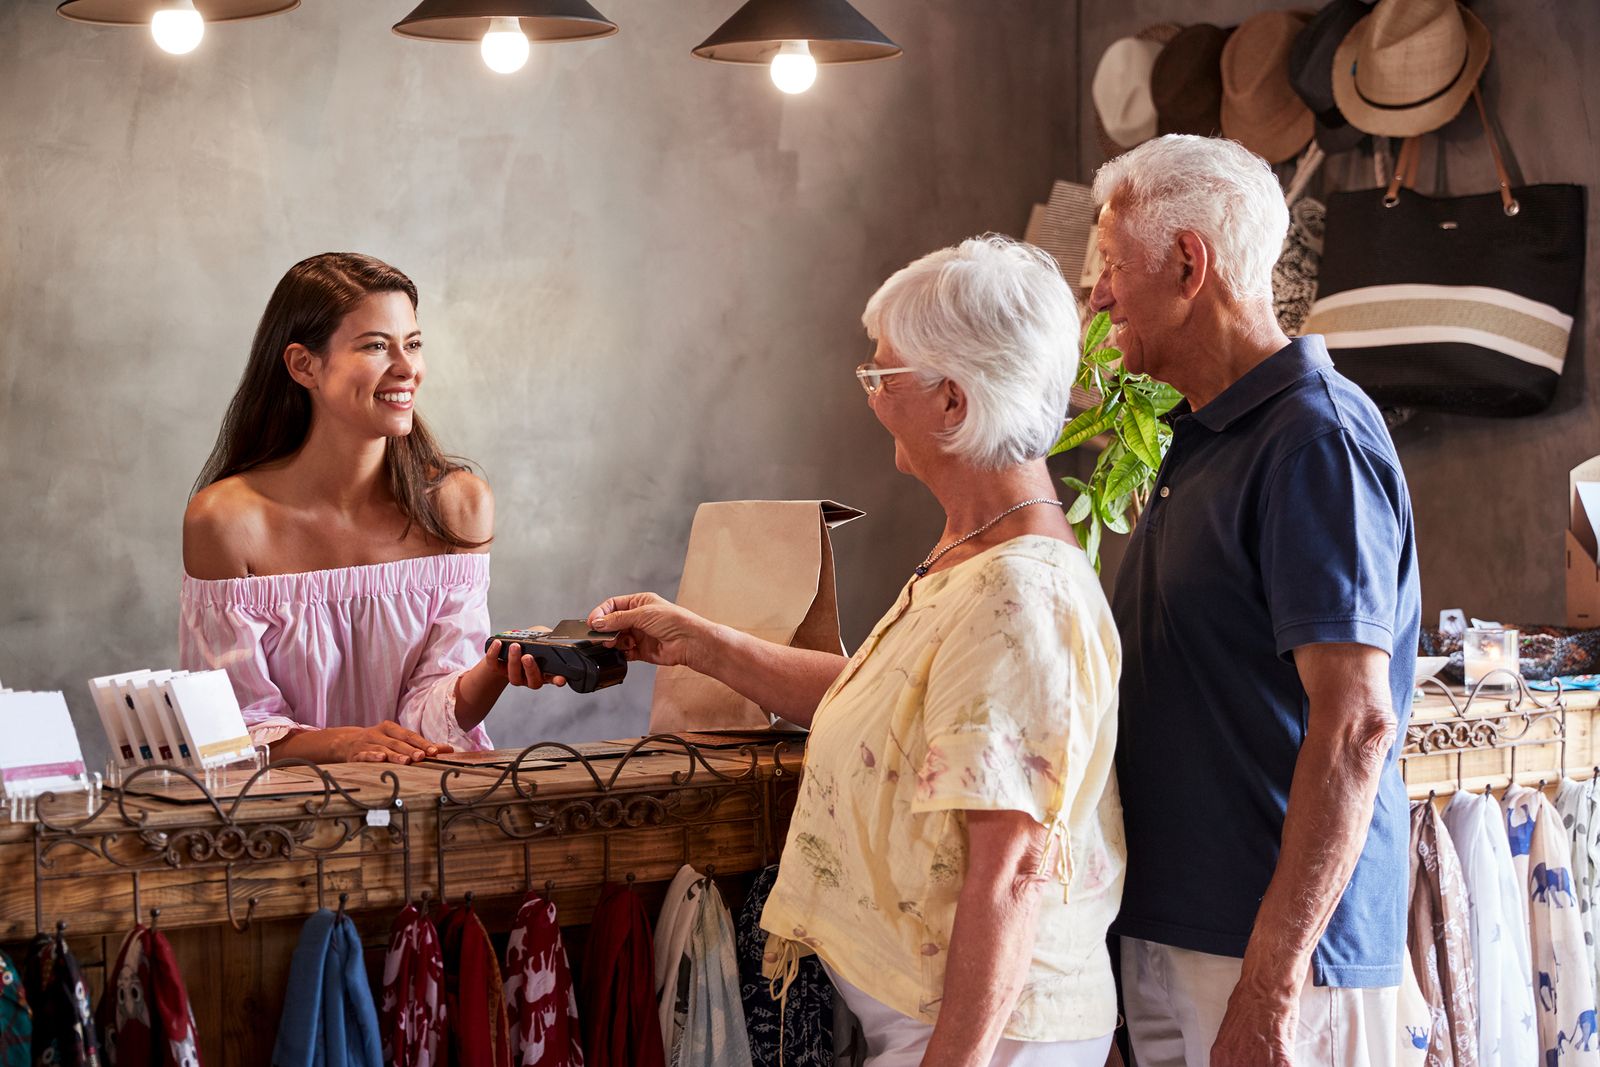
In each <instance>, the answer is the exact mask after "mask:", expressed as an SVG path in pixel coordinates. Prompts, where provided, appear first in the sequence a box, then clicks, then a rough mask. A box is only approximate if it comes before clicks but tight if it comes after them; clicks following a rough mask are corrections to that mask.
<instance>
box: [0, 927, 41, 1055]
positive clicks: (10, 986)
mask: <svg viewBox="0 0 1600 1067" xmlns="http://www.w3.org/2000/svg"><path fill="white" fill-rule="evenodd" d="M32 1064H33V1012H32V1011H31V1010H30V1009H29V1007H28V995H27V994H26V993H24V992H23V991H22V974H21V972H19V971H18V970H17V968H16V965H15V964H13V963H12V962H11V957H10V956H7V955H6V954H5V953H4V952H0V1067H32Z"/></svg>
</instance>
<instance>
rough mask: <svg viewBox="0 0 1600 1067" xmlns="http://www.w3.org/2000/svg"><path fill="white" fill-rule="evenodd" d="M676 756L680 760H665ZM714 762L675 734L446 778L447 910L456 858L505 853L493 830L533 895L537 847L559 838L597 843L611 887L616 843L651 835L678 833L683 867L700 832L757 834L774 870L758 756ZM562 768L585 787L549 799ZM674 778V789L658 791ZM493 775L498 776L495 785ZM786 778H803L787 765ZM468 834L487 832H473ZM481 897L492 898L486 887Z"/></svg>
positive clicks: (440, 844)
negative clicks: (514, 844)
mask: <svg viewBox="0 0 1600 1067" xmlns="http://www.w3.org/2000/svg"><path fill="white" fill-rule="evenodd" d="M713 747H715V746H713ZM778 747H779V748H782V747H783V746H782V745H779V746H778ZM673 756H676V757H678V758H677V759H671V758H663V757H673ZM715 756H716V757H718V758H717V759H715V760H713V759H711V758H708V757H707V753H706V751H705V750H704V749H703V747H702V746H701V745H699V744H696V743H694V742H691V741H687V740H685V739H683V738H681V737H678V736H677V735H675V734H652V735H650V736H648V737H642V738H640V739H639V740H638V741H637V742H635V743H634V744H632V745H631V746H629V747H628V748H627V749H626V750H625V751H609V752H597V751H594V750H592V749H591V750H590V751H587V752H586V751H583V750H582V749H580V748H578V747H575V746H573V745H568V744H565V743H563V742H559V741H540V742H537V743H535V744H532V745H529V746H528V747H527V748H524V749H523V750H522V751H521V752H519V753H517V754H516V755H515V756H513V757H510V758H508V759H503V760H496V761H495V762H493V763H483V762H474V763H472V764H470V765H460V766H455V767H452V768H451V769H449V770H446V771H444V772H442V773H441V774H440V776H439V794H440V795H439V831H438V834H437V836H436V856H435V862H436V872H437V877H438V887H439V896H440V899H441V901H443V900H444V899H445V898H446V897H447V896H448V894H449V865H448V857H449V856H451V855H454V854H458V853H464V852H482V851H483V850H485V849H489V848H494V847H497V846H496V842H495V841H494V840H492V839H489V840H486V837H485V834H484V833H483V832H481V831H484V830H487V831H490V832H492V834H493V836H494V837H500V838H511V839H512V840H516V841H521V842H523V844H524V848H523V878H522V882H523V884H522V891H523V892H524V893H530V892H532V891H533V888H534V877H533V862H532V859H531V852H530V849H531V846H532V845H533V843H534V842H536V841H539V840H541V839H547V838H551V837H555V836H557V835H559V836H560V838H561V840H562V841H563V842H564V843H567V845H568V848H569V850H570V849H573V848H576V847H577V846H579V845H581V844H582V843H584V842H598V844H599V847H600V850H601V861H600V881H601V882H602V883H609V882H611V881H613V873H614V872H613V871H612V849H611V843H612V838H613V837H614V836H616V835H617V834H618V833H635V832H637V831H638V830H640V829H642V828H647V827H663V828H666V827H671V828H673V829H676V830H678V832H679V833H678V838H679V840H678V853H679V855H678V858H677V861H678V863H679V864H682V863H688V862H690V861H691V860H692V858H693V856H692V853H693V848H692V845H691V842H692V841H693V839H694V837H695V836H696V834H697V832H700V831H705V830H707V829H709V828H711V827H715V826H744V827H748V828H749V829H750V830H751V831H752V832H753V833H754V836H755V838H756V840H757V842H758V845H759V849H760V852H761V861H762V863H763V865H765V864H766V863H767V862H769V860H770V853H771V850H772V843H771V833H770V827H769V825H768V818H767V816H768V813H769V812H770V810H771V807H772V801H771V798H770V797H769V795H768V793H767V792H766V789H767V785H768V782H767V781H766V780H764V779H763V777H762V775H761V774H760V773H759V768H758V759H757V756H756V751H755V748H754V746H752V745H750V744H748V743H740V745H739V747H738V748H737V750H736V751H735V750H731V749H723V750H720V751H716V752H715ZM436 762H447V761H436ZM557 764H567V765H569V766H572V767H576V768H580V769H581V770H582V771H583V772H584V775H585V778H586V781H585V783H584V784H585V787H586V788H584V789H583V791H582V792H579V793H551V794H549V795H546V794H545V792H544V791H543V790H541V788H540V783H539V781H538V778H537V772H539V771H541V770H547V769H548V768H550V767H551V766H552V765H557ZM668 770H670V781H668V782H666V783H664V784H662V783H659V778H660V776H661V775H662V773H664V772H665V771H668ZM486 771H488V772H493V771H498V774H497V775H496V776H495V777H493V778H490V777H488V776H487V774H485V773H484V772H486ZM649 772H655V779H656V784H649V785H639V784H637V783H638V782H640V781H649V780H650V779H649V778H648V777H646V775H648V774H649ZM777 773H778V774H779V775H780V776H782V775H785V774H794V773H795V772H793V771H787V770H785V769H783V768H782V767H781V766H780V768H779V769H778V772H777ZM469 830H477V831H480V832H464V831H469ZM627 873H629V874H635V873H636V872H627ZM475 888H477V889H479V890H480V891H483V892H487V890H486V889H485V888H484V887H483V886H481V885H480V886H475Z"/></svg>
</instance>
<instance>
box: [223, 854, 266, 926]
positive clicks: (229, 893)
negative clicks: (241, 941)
mask: <svg viewBox="0 0 1600 1067" xmlns="http://www.w3.org/2000/svg"><path fill="white" fill-rule="evenodd" d="M222 877H223V883H222V893H223V900H224V901H225V902H226V904H227V906H228V925H229V926H231V927H233V928H234V930H235V931H237V932H238V933H241V934H242V933H244V932H245V931H246V930H248V929H250V921H251V920H252V919H254V918H255V914H256V905H257V904H258V903H260V900H259V898H257V897H250V898H248V899H247V900H246V901H245V910H244V921H243V922H240V921H239V920H238V919H236V918H234V915H233V867H232V866H228V867H224V868H223V869H222Z"/></svg>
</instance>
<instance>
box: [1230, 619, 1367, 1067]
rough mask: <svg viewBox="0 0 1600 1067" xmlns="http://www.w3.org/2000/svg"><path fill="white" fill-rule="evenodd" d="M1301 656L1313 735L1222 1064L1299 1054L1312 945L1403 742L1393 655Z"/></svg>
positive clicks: (1300, 764) (1335, 649) (1340, 651)
mask: <svg viewBox="0 0 1600 1067" xmlns="http://www.w3.org/2000/svg"><path fill="white" fill-rule="evenodd" d="M1294 662H1295V668H1296V670H1298V671H1299V673H1300V679H1301V683H1302V684H1303V685H1304V686H1305V690H1306V694H1307V696H1308V697H1309V699H1310V714H1309V716H1308V719H1307V723H1306V738H1305V742H1304V744H1302V745H1301V747H1300V756H1299V759H1298V760H1297V762H1296V763H1295V769H1294V780H1293V782H1292V784H1291V785H1290V789H1289V810H1288V814H1287V815H1286V817H1285V818H1284V823H1283V847H1282V851H1281V852H1280V854H1279V857H1278V866H1277V869H1276V870H1275V871H1274V873H1273V876H1272V881H1271V883H1270V884H1269V885H1268V886H1267V892H1266V895H1265V896H1264V897H1263V898H1262V901H1261V909H1260V911H1259V912H1257V914H1256V923H1255V928H1254V930H1253V931H1252V933H1251V935H1250V943H1249V945H1248V946H1247V947H1246V949H1245V955H1244V965H1243V970H1242V972H1241V974H1240V977H1239V984H1238V985H1237V986H1236V987H1235V988H1234V991H1233V995H1232V996H1231V997H1230V998H1229V999H1228V1009H1227V1013H1226V1014H1225V1015H1224V1017H1223V1020H1222V1027H1221V1030H1220V1031H1219V1032H1218V1034H1217V1040H1216V1044H1215V1045H1213V1046H1212V1050H1211V1065H1212V1067H1234V1065H1239V1067H1263V1065H1269V1067H1279V1065H1283V1067H1287V1065H1288V1064H1289V1063H1290V1062H1291V1061H1290V1054H1291V1053H1292V1051H1293V1048H1294V1028H1295V1021H1296V1018H1297V1014H1298V1006H1299V998H1300V991H1301V988H1302V986H1303V985H1304V983H1305V979H1306V975H1307V973H1308V970H1309V968H1310V965H1311V954H1312V951H1313V950H1314V949H1315V948H1316V945H1317V942H1318V941H1319V940H1320V939H1321V937H1322V932H1323V930H1324V929H1326V927H1327V925H1328V919H1329V918H1330V917H1331V916H1332V915H1333V909H1334V906H1335V905H1336V904H1337V903H1338V902H1339V897H1340V895H1341V894H1343V892H1344V888H1345V884H1346V883H1347V882H1348V881H1349V880H1350V874H1351V872H1352V871H1353V870H1355V866H1356V860H1357V859H1358V858H1359V857H1360V855H1361V847H1362V845H1363V843H1364V842H1365V841H1366V837H1367V830H1368V828H1369V826H1370V825H1371V823H1372V809H1373V803H1374V801H1375V799H1376V797H1377V793H1378V781H1379V777H1380V775H1381V773H1382V770H1383V765H1384V760H1385V758H1386V757H1387V755H1388V753H1389V749H1390V748H1391V746H1392V745H1393V744H1394V740H1395V714H1394V708H1393V706H1392V705H1393V698H1392V697H1391V695H1390V690H1389V656H1388V654H1387V653H1385V652H1383V651H1381V650H1379V649H1376V648H1371V647H1368V646H1366V645H1357V644H1318V645H1304V646H1302V647H1300V648H1297V649H1295V650H1294Z"/></svg>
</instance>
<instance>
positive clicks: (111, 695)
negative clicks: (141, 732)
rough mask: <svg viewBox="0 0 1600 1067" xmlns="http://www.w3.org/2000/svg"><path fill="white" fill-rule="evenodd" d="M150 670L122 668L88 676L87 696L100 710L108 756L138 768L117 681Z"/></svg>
mask: <svg viewBox="0 0 1600 1067" xmlns="http://www.w3.org/2000/svg"><path fill="white" fill-rule="evenodd" d="M149 673H150V671H149V670H137V671H124V672H123V673H122V674H107V675H104V676H102V677H99V678H91V679H89V695H90V696H91V697H93V698H94V708H95V710H96V711H97V712H99V713H100V726H101V728H102V729H104V730H105V732H106V741H107V743H109V744H110V745H111V758H112V759H114V760H116V761H117V763H118V764H120V765H121V766H123V767H137V766H139V762H140V761H139V757H138V752H137V750H136V749H135V747H134V741H133V738H132V737H131V736H130V735H129V733H128V727H127V723H126V722H125V721H124V716H123V714H122V712H123V709H124V707H125V705H124V704H123V697H122V694H121V692H120V691H118V689H117V683H118V682H129V681H132V680H133V679H135V678H143V677H144V676H145V675H148V674H149Z"/></svg>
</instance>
